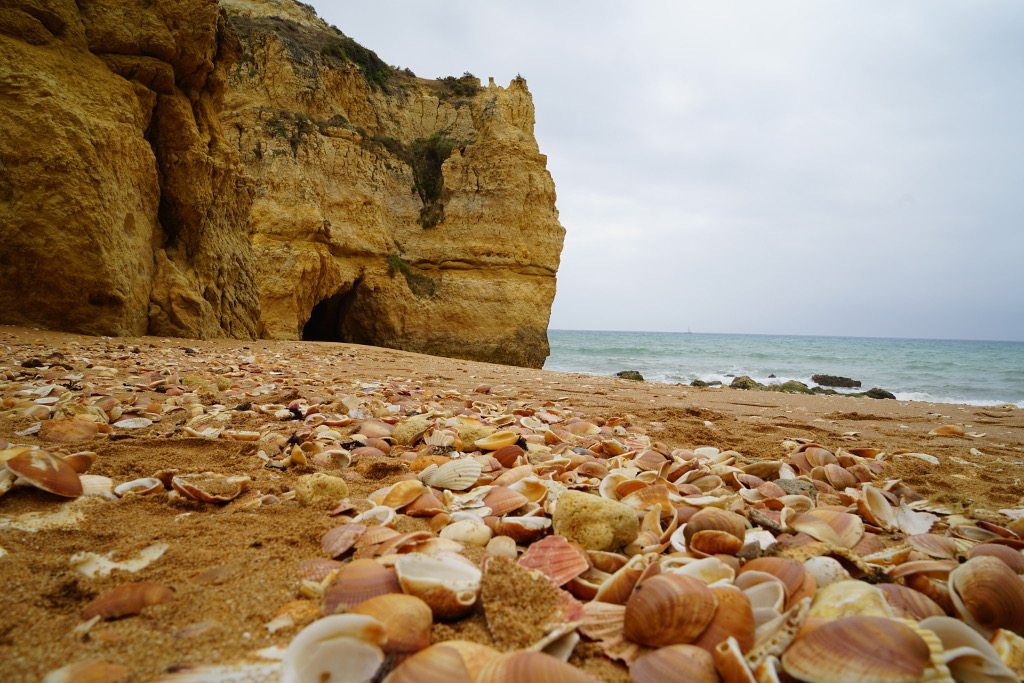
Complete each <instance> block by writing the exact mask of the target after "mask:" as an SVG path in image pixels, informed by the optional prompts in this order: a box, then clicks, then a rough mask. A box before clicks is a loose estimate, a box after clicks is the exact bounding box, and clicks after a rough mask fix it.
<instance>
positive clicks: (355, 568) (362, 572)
mask: <svg viewBox="0 0 1024 683" xmlns="http://www.w3.org/2000/svg"><path fill="white" fill-rule="evenodd" d="M401 590H402V588H401V586H400V585H399V584H398V578H397V577H396V575H395V570H394V569H393V568H391V567H385V566H384V565H382V564H380V563H379V562H377V561H375V560H369V559H359V560H352V561H351V562H349V563H348V564H346V565H345V566H344V567H343V568H342V569H341V570H340V571H339V572H338V573H337V574H335V575H334V579H333V580H332V581H331V583H330V585H329V586H327V588H326V589H324V613H325V614H333V613H335V612H337V611H338V609H339V608H351V607H355V606H356V605H358V604H359V603H361V602H363V601H365V600H369V599H370V598H374V597H377V596H378V595H384V594H386V593H400V592H401Z"/></svg>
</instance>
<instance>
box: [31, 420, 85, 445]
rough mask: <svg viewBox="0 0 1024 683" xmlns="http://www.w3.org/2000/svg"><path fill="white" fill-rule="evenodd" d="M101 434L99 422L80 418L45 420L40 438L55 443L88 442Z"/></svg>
mask: <svg viewBox="0 0 1024 683" xmlns="http://www.w3.org/2000/svg"><path fill="white" fill-rule="evenodd" d="M99 432H100V425H99V423H98V422H93V421H91V420H82V419H79V418H69V419H63V420H62V419H57V420H44V421H43V423H42V424H41V425H40V426H39V438H40V439H42V440H43V441H52V442H54V443H74V442H76V441H88V440H89V439H91V438H93V437H95V436H96V435H97V434H99Z"/></svg>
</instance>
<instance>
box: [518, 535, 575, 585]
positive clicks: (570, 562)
mask: <svg viewBox="0 0 1024 683" xmlns="http://www.w3.org/2000/svg"><path fill="white" fill-rule="evenodd" d="M519 565H520V566H522V567H526V568H528V569H536V570H537V571H539V572H541V573H542V574H544V575H545V576H547V577H548V578H549V579H550V580H551V582H552V583H553V584H555V585H556V586H562V585H564V584H565V583H566V582H568V581H569V580H571V579H574V578H576V577H577V576H579V575H580V574H582V573H583V572H585V571H587V569H589V568H590V562H589V560H588V559H587V555H586V553H584V552H583V551H582V550H581V549H580V548H579V547H578V546H576V545H573V544H572V543H570V542H569V541H568V539H566V538H565V536H558V535H554V536H547V537H545V538H542V539H541V540H539V541H536V542H535V543H532V544H531V545H530V547H529V548H527V549H526V552H525V553H523V556H522V557H520V558H519Z"/></svg>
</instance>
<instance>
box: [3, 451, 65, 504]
mask: <svg viewBox="0 0 1024 683" xmlns="http://www.w3.org/2000/svg"><path fill="white" fill-rule="evenodd" d="M5 464H6V465H7V469H8V470H10V471H11V472H13V473H14V474H16V475H18V476H19V477H20V478H21V479H24V480H25V481H26V482H28V483H29V484H32V485H33V486H35V487H36V488H38V489H42V490H43V491H47V492H49V493H53V494H55V495H58V496H64V497H65V498H77V497H78V496H80V495H82V481H81V479H80V478H79V476H78V472H75V470H74V468H72V467H71V465H69V464H68V463H66V462H64V461H63V460H61V459H60V458H58V457H57V456H55V455H53V454H51V453H50V452H49V451H44V450H42V449H41V448H33V449H31V450H25V451H21V452H20V453H18V454H17V455H15V456H14V457H11V458H8V459H7V460H6V463H5Z"/></svg>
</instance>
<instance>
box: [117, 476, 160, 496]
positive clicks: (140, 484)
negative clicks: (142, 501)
mask: <svg viewBox="0 0 1024 683" xmlns="http://www.w3.org/2000/svg"><path fill="white" fill-rule="evenodd" d="M163 491H164V484H163V482H162V481H160V480H159V479H157V478H156V477H142V478H141V479H132V480H131V481H126V482H124V483H123V484H118V485H117V486H115V487H114V495H116V496H118V497H120V498H124V497H125V496H148V495H150V494H153V493H163Z"/></svg>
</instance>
